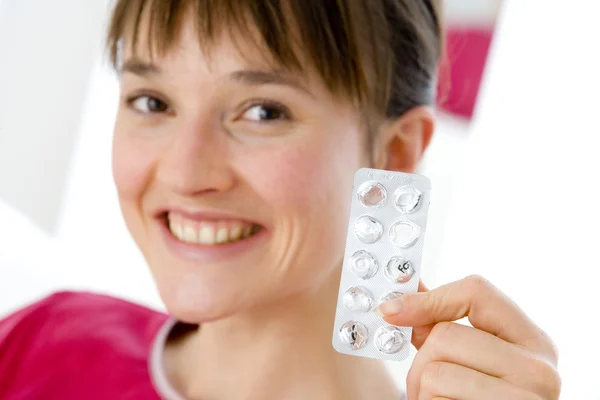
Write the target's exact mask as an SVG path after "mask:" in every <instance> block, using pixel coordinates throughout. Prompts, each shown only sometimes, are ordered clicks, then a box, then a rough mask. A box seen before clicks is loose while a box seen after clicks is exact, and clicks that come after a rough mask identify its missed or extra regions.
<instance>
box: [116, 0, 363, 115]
mask: <svg viewBox="0 0 600 400" xmlns="http://www.w3.org/2000/svg"><path fill="white" fill-rule="evenodd" d="M309 3H310V4H309ZM351 4H353V3H336V2H333V3H332V2H329V1H327V2H321V1H311V2H305V1H295V0H294V1H292V0H262V1H257V0H189V1H176V0H118V1H117V4H116V7H115V9H114V12H113V16H112V19H111V24H110V28H109V35H108V46H109V48H110V51H111V58H112V61H113V65H114V66H115V67H116V69H117V70H119V69H120V66H121V65H122V63H123V60H124V59H125V58H126V57H131V56H135V55H140V56H144V57H146V58H147V59H149V61H153V60H158V59H162V60H161V61H165V60H166V57H167V56H169V57H171V58H173V57H174V56H176V55H179V56H182V55H184V56H185V58H186V59H188V62H191V60H192V59H193V55H196V56H200V55H201V56H202V57H201V58H202V61H203V64H206V65H211V64H213V65H214V63H215V61H224V60H229V61H231V59H232V58H235V59H236V61H238V62H239V61H240V60H243V62H244V63H245V64H247V65H250V64H253V66H256V65H260V66H265V65H268V66H269V67H270V69H277V70H278V71H286V72H287V73H290V72H291V73H292V74H293V75H295V76H296V77H299V76H298V75H301V76H303V77H304V78H306V77H312V78H311V80H315V81H318V82H319V83H320V84H322V85H324V86H325V87H326V89H327V90H328V91H329V92H330V93H331V94H332V95H333V96H334V97H338V98H339V99H340V100H344V101H351V102H352V103H355V104H357V105H358V104H360V103H364V101H365V100H366V99H367V98H368V97H369V95H370V87H369V86H368V85H367V83H366V82H367V78H366V75H365V74H366V70H365V69H364V65H363V63H362V61H360V60H361V57H360V51H359V46H357V42H356V41H357V38H356V37H355V36H356V34H357V33H356V32H355V31H354V30H353V29H352V28H350V26H352V24H351V23H350V22H351V21H350V20H348V15H347V14H348V13H347V12H345V11H344V7H349V6H350V5H351ZM234 49H235V51H234ZM195 59H196V60H199V57H195ZM363 61H364V60H363Z"/></svg>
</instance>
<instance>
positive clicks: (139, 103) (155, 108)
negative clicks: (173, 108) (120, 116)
mask: <svg viewBox="0 0 600 400" xmlns="http://www.w3.org/2000/svg"><path fill="white" fill-rule="evenodd" d="M129 104H130V105H131V107H133V109H135V110H136V111H139V112H141V113H144V114H150V113H164V112H166V111H167V110H168V109H169V107H168V106H167V103H165V102H164V101H162V100H160V99H157V98H156V97H152V96H138V97H135V98H133V99H131V100H129Z"/></svg>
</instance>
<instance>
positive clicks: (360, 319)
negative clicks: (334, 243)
mask: <svg viewBox="0 0 600 400" xmlns="http://www.w3.org/2000/svg"><path fill="white" fill-rule="evenodd" d="M430 194H431V182H430V181H429V179H428V178H426V177H425V176H422V175H416V174H407V173H401V172H391V171H385V170H377V169H369V168H362V169H359V170H358V171H357V172H356V174H355V175H354V186H353V189H352V202H351V208H350V219H349V222H348V234H347V238H346V250H345V253H344V263H343V267H342V276H341V281H340V290H339V295H338V300H337V308H336V315H335V325H334V331H333V347H334V348H335V349H336V350H337V351H338V352H340V353H344V354H350V355H356V356H362V357H369V358H376V359H383V360H392V361H402V360H404V359H406V358H407V357H408V355H409V352H410V341H411V336H412V328H411V327H395V326H391V325H389V324H387V323H386V322H385V321H384V320H383V319H382V318H381V317H379V316H378V315H377V314H375V313H374V312H373V309H374V308H375V307H377V306H378V305H379V304H380V303H382V302H384V301H387V300H390V299H392V298H394V297H396V296H398V295H400V294H404V293H411V292H416V291H417V290H418V286H419V277H420V271H421V257H422V253H423V242H424V234H425V226H426V223H427V211H428V208H429V197H430Z"/></svg>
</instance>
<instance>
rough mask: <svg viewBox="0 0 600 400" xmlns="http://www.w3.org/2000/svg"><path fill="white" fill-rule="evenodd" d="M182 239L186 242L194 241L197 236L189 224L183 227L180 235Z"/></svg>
mask: <svg viewBox="0 0 600 400" xmlns="http://www.w3.org/2000/svg"><path fill="white" fill-rule="evenodd" d="M182 236H183V237H182V239H183V240H184V241H186V242H191V243H193V242H195V241H196V240H197V238H198V235H197V233H196V230H195V229H194V228H193V227H191V226H185V227H184V228H183V235H182Z"/></svg>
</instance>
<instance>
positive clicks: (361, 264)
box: [350, 250, 379, 279]
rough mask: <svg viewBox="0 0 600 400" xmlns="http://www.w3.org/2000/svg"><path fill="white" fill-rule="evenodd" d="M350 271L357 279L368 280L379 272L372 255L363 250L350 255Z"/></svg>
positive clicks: (377, 264)
mask: <svg viewBox="0 0 600 400" xmlns="http://www.w3.org/2000/svg"><path fill="white" fill-rule="evenodd" d="M350 269H351V270H352V272H354V274H355V275H356V276H357V277H359V278H361V279H369V278H372V277H373V276H374V275H375V274H376V273H377V271H378V270H379V263H378V262H377V259H376V258H375V256H374V255H373V254H371V253H369V252H368V251H365V250H359V251H357V252H356V253H354V254H352V257H351V259H350Z"/></svg>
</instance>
